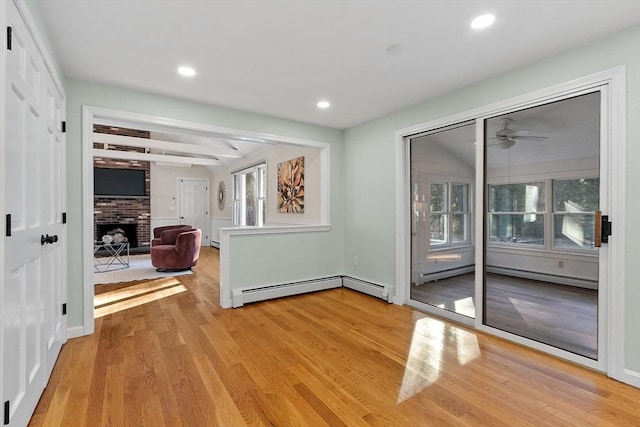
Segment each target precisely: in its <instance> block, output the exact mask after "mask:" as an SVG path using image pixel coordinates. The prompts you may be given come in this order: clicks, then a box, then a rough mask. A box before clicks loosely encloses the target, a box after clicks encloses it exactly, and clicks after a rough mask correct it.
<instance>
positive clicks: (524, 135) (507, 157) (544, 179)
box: [483, 92, 600, 359]
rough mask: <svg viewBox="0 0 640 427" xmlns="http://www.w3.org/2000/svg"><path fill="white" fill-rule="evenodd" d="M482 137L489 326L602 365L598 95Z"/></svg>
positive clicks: (491, 125)
mask: <svg viewBox="0 0 640 427" xmlns="http://www.w3.org/2000/svg"><path fill="white" fill-rule="evenodd" d="M485 132H486V138H485V159H486V161H485V181H486V182H485V183H486V186H485V203H486V210H485V227H486V229H485V254H486V256H485V266H484V280H485V282H484V283H485V288H484V319H483V323H484V324H485V325H488V326H491V327H494V328H498V329H501V330H504V331H507V332H510V333H513V334H517V335H520V336H522V337H525V338H529V339H532V340H535V341H539V342H541V343H544V344H548V345H551V346H554V347H557V348H560V349H563V350H567V351H570V352H572V353H575V354H579V355H582V356H585V357H588V358H591V359H597V358H598V346H597V343H598V265H599V264H598V249H597V247H596V244H595V239H594V225H595V216H596V212H597V211H598V209H599V200H600V185H599V183H600V179H599V178H600V170H599V164H600V93H599V92H593V93H589V94H585V95H580V96H576V97H573V98H569V99H566V100H562V101H557V102H553V103H549V104H545V105H541V106H538V107H534V108H528V109H525V110H520V111H514V112H510V113H508V114H503V115H500V116H497V117H493V118H490V119H487V120H485Z"/></svg>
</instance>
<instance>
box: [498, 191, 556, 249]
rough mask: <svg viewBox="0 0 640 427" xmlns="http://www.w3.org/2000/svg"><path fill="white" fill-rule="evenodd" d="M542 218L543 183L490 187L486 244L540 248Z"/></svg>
mask: <svg viewBox="0 0 640 427" xmlns="http://www.w3.org/2000/svg"><path fill="white" fill-rule="evenodd" d="M544 214H545V183H544V182H528V183H521V184H502V185H489V233H490V235H489V236H490V238H489V241H491V242H499V243H518V244H522V245H535V246H543V245H544Z"/></svg>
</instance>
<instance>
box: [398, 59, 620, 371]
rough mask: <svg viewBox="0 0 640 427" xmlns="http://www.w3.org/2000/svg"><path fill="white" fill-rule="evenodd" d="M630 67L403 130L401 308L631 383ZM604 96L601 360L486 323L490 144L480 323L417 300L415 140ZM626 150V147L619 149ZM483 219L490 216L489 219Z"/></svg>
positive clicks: (479, 177)
mask: <svg viewBox="0 0 640 427" xmlns="http://www.w3.org/2000/svg"><path fill="white" fill-rule="evenodd" d="M624 73H625V70H624V68H622V67H619V68H615V69H612V70H607V71H603V72H601V73H597V74H594V75H591V76H586V77H583V78H580V79H577V80H573V81H570V82H567V83H562V84H558V85H555V86H551V87H548V88H545V89H541V90H538V91H535V92H531V93H527V94H524V95H521V96H517V97H514V98H510V99H506V100H504V101H500V102H496V103H493V104H489V105H486V106H483V107H479V108H476V109H473V110H469V111H466V112H462V113H459V114H454V115H451V116H447V117H444V118H440V119H436V120H432V121H429V122H425V123H422V124H418V125H415V126H411V127H408V128H404V129H400V130H398V131H397V132H396V247H397V250H396V283H397V284H398V286H397V298H396V302H397V303H399V304H405V305H409V306H412V307H414V308H417V309H419V310H422V311H425V312H427V313H430V314H433V315H436V316H439V317H443V318H446V319H449V320H453V321H455V322H458V323H462V324H465V325H467V326H471V327H474V328H475V329H477V330H479V331H482V332H486V333H489V334H491V335H495V336H498V337H501V338H504V339H507V340H510V341H513V342H516V343H519V344H522V345H525V346H528V347H531V348H534V349H536V350H540V351H543V352H545V353H549V354H552V355H554V356H557V357H560V358H562V359H566V360H569V361H571V362H574V363H578V364H580V365H583V366H587V367H589V368H592V369H595V370H598V371H601V372H605V373H607V374H608V375H609V376H611V377H613V378H617V379H622V378H623V377H624V375H625V374H624V353H625V352H624V345H625V342H624V337H625V318H624V298H625V294H624V283H625V281H624V267H625V264H624V247H625V246H624V239H625V238H624V232H623V230H624V223H623V222H624V204H625V200H624V197H625V193H624V164H625V159H624V149H623V148H624V146H625V135H626V128H625V118H626V115H625V91H624ZM595 91H600V93H601V105H600V110H601V130H600V133H601V135H600V140H601V148H600V186H601V187H600V188H601V201H600V203H601V210H602V211H603V212H604V213H605V214H607V213H608V214H609V215H610V217H611V218H612V219H613V221H612V222H613V226H612V227H613V229H612V236H616V237H615V238H613V237H612V238H611V240H610V243H609V244H608V246H607V245H603V247H602V248H601V250H600V254H599V265H600V269H599V270H600V271H599V291H598V360H592V359H589V358H587V357H584V356H579V355H576V354H574V353H570V352H568V351H565V350H560V349H558V348H555V347H552V346H549V345H546V344H541V343H539V342H537V341H533V340H530V339H527V338H523V337H520V336H517V335H514V334H511V333H507V332H504V331H501V330H498V329H495V328H492V327H490V326H487V325H484V324H483V319H484V306H483V300H484V289H483V286H484V277H483V272H484V267H483V266H484V262H485V250H486V249H485V248H486V246H485V242H484V232H485V216H484V213H483V212H484V210H485V206H484V204H485V188H486V182H485V176H484V163H485V152H484V143H483V144H476V182H475V191H476V194H475V200H476V209H475V213H476V215H475V226H474V229H475V237H474V239H473V240H474V244H475V253H476V256H475V265H476V275H475V309H476V312H475V314H476V315H475V319H471V318H469V317H466V316H463V315H460V314H456V313H453V312H450V311H446V310H443V309H440V308H437V307H434V306H429V305H427V304H422V303H417V302H416V301H413V300H411V299H410V286H411V255H410V254H411V188H410V183H411V169H410V140H411V138H413V137H414V136H415V135H417V134H420V133H424V132H428V131H430V130H433V129H436V128H442V127H445V126H450V125H453V124H456V123H461V122H466V121H469V120H475V121H476V141H483V142H484V138H485V129H484V121H485V119H488V118H491V117H494V116H498V115H502V114H507V113H510V112H512V111H516V110H521V109H524V108H530V107H535V106H539V105H544V104H547V103H550V102H553V101H559V100H562V99H568V98H572V97H574V96H577V95H581V94H585V93H590V92H595ZM618 147H622V149H619V148H618ZM481 213H482V214H481Z"/></svg>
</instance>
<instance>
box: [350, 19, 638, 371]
mask: <svg viewBox="0 0 640 427" xmlns="http://www.w3.org/2000/svg"><path fill="white" fill-rule="evenodd" d="M622 65H624V66H626V71H627V74H626V76H627V140H626V147H621V149H626V159H627V164H626V185H627V188H626V211H627V215H626V227H627V236H626V237H627V238H626V269H625V274H626V283H625V286H626V328H625V340H626V355H625V356H626V367H627V368H628V369H631V370H633V371H635V372H640V331H639V329H638V325H640V279H639V278H640V263H638V258H639V256H640V222H639V221H637V218H640V168H638V166H637V165H638V164H639V163H640V26H636V27H633V28H630V29H628V30H626V31H623V32H621V33H618V34H616V35H613V36H611V37H608V38H605V39H601V40H599V41H596V42H594V43H591V44H589V45H586V46H583V47H580V48H576V49H573V50H571V51H569V52H565V53H563V54H561V55H557V56H554V57H550V58H547V59H546V60H543V61H540V62H537V63H535V64H533V65H530V66H527V67H523V68H520V69H516V70H513V71H511V72H508V73H505V74H501V75H498V76H494V77H492V78H490V79H487V80H485V81H482V82H480V83H477V84H474V85H471V86H468V87H465V88H463V89H460V90H457V91H454V92H451V93H448V94H445V95H443V96H440V97H437V98H434V99H431V100H428V101H426V102H424V103H421V104H418V105H415V106H413V107H410V108H406V109H404V110H401V111H399V112H396V113H394V114H391V115H388V116H386V117H383V118H381V119H378V120H374V121H371V122H368V123H365V124H362V125H360V126H356V127H354V128H352V129H349V130H347V131H346V133H345V146H344V153H345V159H344V162H345V166H346V168H345V196H346V199H345V200H346V201H347V203H346V205H345V227H346V234H345V255H344V256H345V262H344V264H345V268H346V274H349V275H353V276H356V277H360V278H363V279H366V280H370V281H373V282H376V283H380V284H393V283H394V282H395V206H394V197H395V190H394V180H395V175H394V174H395V169H394V168H395V165H394V156H395V153H394V144H395V131H396V130H398V129H402V128H405V127H409V126H413V125H416V124H419V123H424V122H427V121H430V120H435V119H438V118H442V117H446V116H448V115H451V114H455V113H460V112H463V111H467V110H470V109H472V108H476V107H480V106H482V105H486V104H490V103H493V102H497V101H501V100H504V99H507V98H510V97H513V96H517V95H522V94H525V93H528V92H531V91H534V90H538V89H542V88H545V87H548V86H552V85H555V84H559V83H563V82H566V81H569V80H572V79H575V78H578V77H583V76H586V75H589V74H593V73H596V72H600V71H603V70H607V69H610V68H614V67H618V66H622ZM469 66H473V65H472V64H470V65H469ZM353 256H358V258H359V265H358V266H357V267H356V266H353V265H352V257H353Z"/></svg>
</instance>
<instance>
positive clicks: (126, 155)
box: [93, 148, 224, 166]
mask: <svg viewBox="0 0 640 427" xmlns="http://www.w3.org/2000/svg"><path fill="white" fill-rule="evenodd" d="M93 156H94V157H102V158H105V159H119V160H139V161H142V162H172V163H182V164H191V165H200V166H224V165H223V163H222V162H221V161H220V160H215V159H203V158H201V157H185V156H172V155H168V154H151V153H136V152H134V151H118V150H103V149H100V148H94V149H93Z"/></svg>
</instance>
